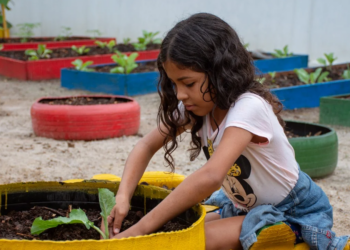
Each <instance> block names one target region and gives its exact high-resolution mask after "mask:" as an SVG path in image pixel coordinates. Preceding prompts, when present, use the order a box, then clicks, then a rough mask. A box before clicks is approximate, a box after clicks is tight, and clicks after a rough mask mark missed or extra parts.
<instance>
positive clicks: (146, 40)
mask: <svg viewBox="0 0 350 250" xmlns="http://www.w3.org/2000/svg"><path fill="white" fill-rule="evenodd" d="M142 32H143V37H138V38H137V39H138V43H133V44H132V45H133V46H134V48H135V50H137V51H140V50H146V48H147V44H150V43H153V44H160V43H161V42H162V39H160V38H154V37H155V36H156V35H158V34H159V31H157V32H154V33H153V32H147V31H145V30H143V31H142Z"/></svg>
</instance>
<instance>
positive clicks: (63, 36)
mask: <svg viewBox="0 0 350 250" xmlns="http://www.w3.org/2000/svg"><path fill="white" fill-rule="evenodd" d="M71 35H72V32H71V28H70V27H64V26H62V27H61V33H60V34H59V35H58V36H57V37H56V38H55V41H64V40H67V38H68V37H70V36H71Z"/></svg>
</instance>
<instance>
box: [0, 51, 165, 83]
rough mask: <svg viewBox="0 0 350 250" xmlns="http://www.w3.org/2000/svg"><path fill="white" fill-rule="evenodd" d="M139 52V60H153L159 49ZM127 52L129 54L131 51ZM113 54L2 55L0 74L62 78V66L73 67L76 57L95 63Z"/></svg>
mask: <svg viewBox="0 0 350 250" xmlns="http://www.w3.org/2000/svg"><path fill="white" fill-rule="evenodd" d="M23 53H24V51H23ZM138 53H139V56H138V57H137V60H138V61H140V60H152V59H156V58H157V57H158V54H159V50H149V51H141V52H138ZM125 54H126V55H129V54H131V52H127V53H125ZM112 55H113V54H106V55H94V56H79V57H67V58H57V59H41V60H38V61H21V60H15V59H11V58H7V57H2V56H0V75H3V76H6V77H12V78H17V79H20V80H45V79H55V78H60V73H61V72H60V70H61V69H62V68H67V67H72V62H73V61H74V60H75V59H81V60H82V61H83V62H86V61H90V60H91V61H94V64H103V63H112V62H113V60H112V59H111V56H112Z"/></svg>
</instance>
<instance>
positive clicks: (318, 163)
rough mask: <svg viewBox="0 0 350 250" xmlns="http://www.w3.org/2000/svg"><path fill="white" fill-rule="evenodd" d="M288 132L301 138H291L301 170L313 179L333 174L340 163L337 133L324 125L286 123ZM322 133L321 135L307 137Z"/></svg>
mask: <svg viewBox="0 0 350 250" xmlns="http://www.w3.org/2000/svg"><path fill="white" fill-rule="evenodd" d="M286 130H291V131H293V133H295V134H297V135H299V136H301V137H296V138H289V139H288V140H289V142H290V144H291V145H292V146H293V148H294V151H295V158H296V160H297V162H298V163H299V165H300V168H301V170H303V171H304V172H305V173H307V174H308V175H309V176H310V177H311V178H320V177H324V176H327V175H329V174H331V173H333V171H334V169H335V168H336V166H337V162H338V137H337V133H336V132H335V131H334V130H333V129H332V128H329V127H327V126H324V125H319V124H313V123H306V122H298V121H286ZM318 131H322V133H321V135H318V136H310V137H306V136H307V135H308V133H309V132H311V133H312V134H315V133H317V132H318Z"/></svg>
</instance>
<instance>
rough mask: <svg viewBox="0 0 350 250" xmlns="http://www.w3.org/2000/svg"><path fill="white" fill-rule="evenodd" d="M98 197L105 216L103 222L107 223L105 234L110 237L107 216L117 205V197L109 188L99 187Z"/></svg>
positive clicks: (102, 214) (102, 213)
mask: <svg viewBox="0 0 350 250" xmlns="http://www.w3.org/2000/svg"><path fill="white" fill-rule="evenodd" d="M98 198H99V201H100V207H101V210H102V211H101V216H102V218H103V222H104V225H105V234H106V238H107V239H108V237H109V232H108V222H107V217H108V215H109V214H110V213H111V211H112V209H113V207H114V206H115V204H116V203H115V198H114V193H113V192H111V191H109V190H108V189H107V188H99V189H98Z"/></svg>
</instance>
